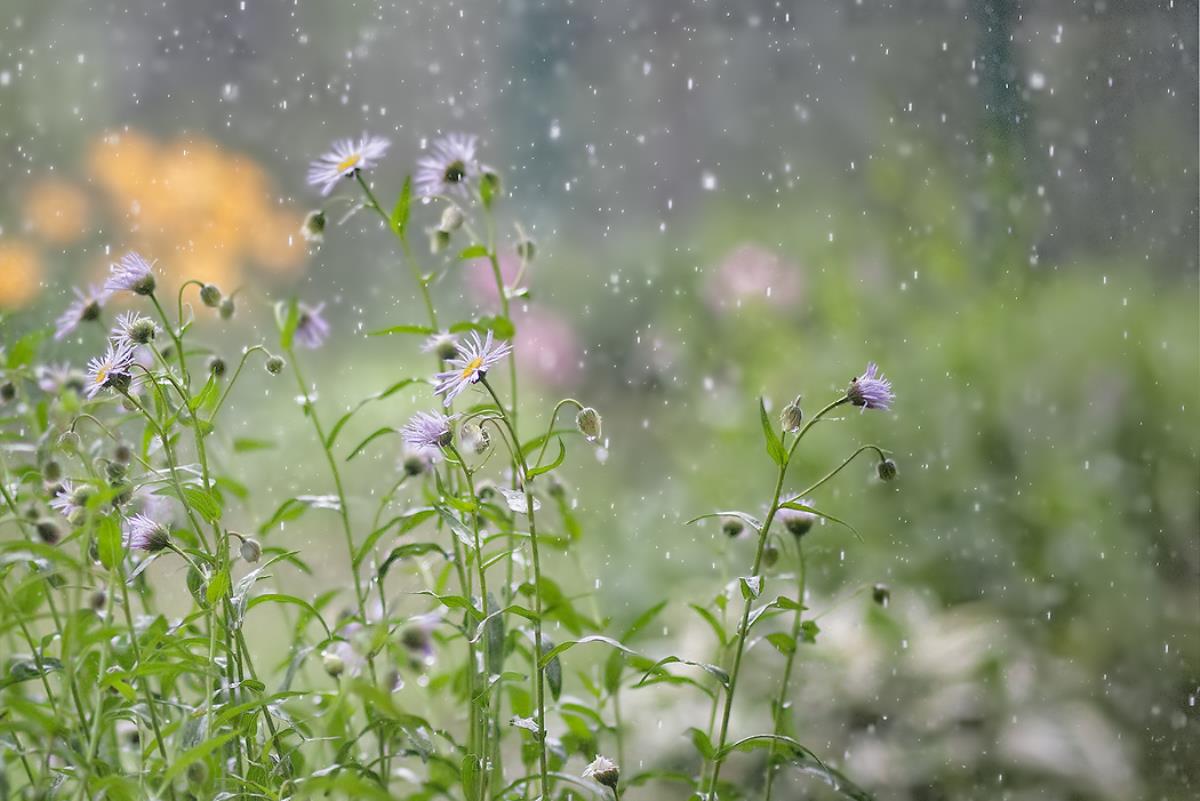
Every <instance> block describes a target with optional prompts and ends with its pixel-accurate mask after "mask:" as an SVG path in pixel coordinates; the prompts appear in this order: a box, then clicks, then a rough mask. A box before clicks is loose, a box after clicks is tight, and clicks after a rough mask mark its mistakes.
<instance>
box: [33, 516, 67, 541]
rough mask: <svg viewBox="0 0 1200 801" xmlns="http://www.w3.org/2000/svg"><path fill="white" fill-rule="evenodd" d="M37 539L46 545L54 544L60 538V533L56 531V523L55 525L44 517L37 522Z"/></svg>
mask: <svg viewBox="0 0 1200 801" xmlns="http://www.w3.org/2000/svg"><path fill="white" fill-rule="evenodd" d="M37 535H38V539H40V540H41V541H42V542H44V543H46V544H47V545H54V544H56V543H57V542H58V541H59V539H60V538H61V537H62V533H61V532H60V531H59V530H58V523H55V522H54V521H53V520H51V519H50V518H48V517H44V518H42V519H41V520H39V521H38V522H37Z"/></svg>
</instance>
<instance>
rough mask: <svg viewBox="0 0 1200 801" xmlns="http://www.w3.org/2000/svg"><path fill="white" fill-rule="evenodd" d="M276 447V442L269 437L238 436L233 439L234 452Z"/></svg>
mask: <svg viewBox="0 0 1200 801" xmlns="http://www.w3.org/2000/svg"><path fill="white" fill-rule="evenodd" d="M274 447H275V443H274V442H273V441H271V440H269V439H254V438H252V437H237V438H235V439H234V440H233V451H234V453H248V452H250V451H265V450H270V449H271V448H274Z"/></svg>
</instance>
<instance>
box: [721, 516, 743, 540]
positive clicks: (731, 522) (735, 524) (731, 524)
mask: <svg viewBox="0 0 1200 801" xmlns="http://www.w3.org/2000/svg"><path fill="white" fill-rule="evenodd" d="M745 530H746V524H745V523H743V522H742V521H741V520H740V519H739V518H736V517H726V518H723V519H722V520H721V531H722V532H724V534H725V536H726V537H729V538H730V539H733V538H734V537H736V536H738V535H739V534H741V533H742V532H743V531H745Z"/></svg>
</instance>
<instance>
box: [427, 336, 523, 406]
mask: <svg viewBox="0 0 1200 801" xmlns="http://www.w3.org/2000/svg"><path fill="white" fill-rule="evenodd" d="M510 353H512V345H510V344H508V343H507V342H499V343H496V342H493V336H492V332H491V331H488V333H487V338H486V339H483V340H481V339H480V338H479V334H478V333H476V332H474V331H472V332H471V339H470V340H469V341H466V342H462V343H460V345H459V353H458V356H456V357H455V358H453V359H450V360H448V361H447V364H448V365H449V366H450V367H452V368H454V369H452V370H447V371H446V372H444V373H438V374H437V376H435V378H436V379H437V384H436V385H435V386H434V388H433V391H434V393H435V394H437V395H444V396H445V400H444V401H443V402H444V403H445V405H446V406H449V405H450V404H451V403H453V402H454V399H455V398H456V397H458V396H459V395H460V394H462V392H463V391H464V390H466V388H467V387H469V386H471V385H472V384H476V383H478V382H479V381H481V380H483V378H484V377H485V376H486V375H487V372H488V370H490V369H492V368H493V367H495V366H496V364H498V363H499V362H500V361H501V360H502V359H503V358H504V357H505V356H507V355H509V354H510Z"/></svg>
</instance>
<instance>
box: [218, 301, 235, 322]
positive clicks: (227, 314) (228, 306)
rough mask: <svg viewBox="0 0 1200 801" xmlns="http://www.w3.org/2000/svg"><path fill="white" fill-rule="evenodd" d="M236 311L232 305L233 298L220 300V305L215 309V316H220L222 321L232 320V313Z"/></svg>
mask: <svg viewBox="0 0 1200 801" xmlns="http://www.w3.org/2000/svg"><path fill="white" fill-rule="evenodd" d="M235 311H237V307H236V306H234V305H233V298H232V297H228V298H221V305H220V306H218V307H217V314H219V315H221V319H222V320H229V319H232V317H233V313H234V312H235Z"/></svg>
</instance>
